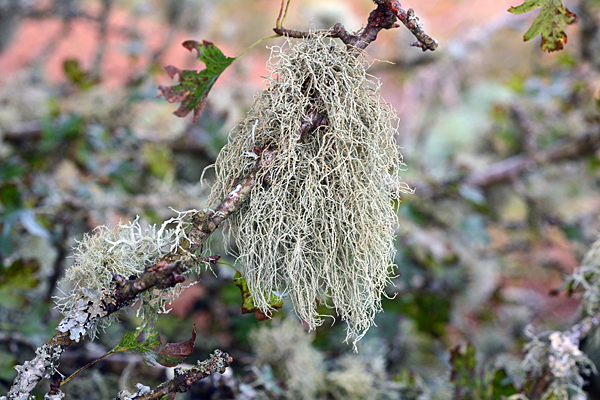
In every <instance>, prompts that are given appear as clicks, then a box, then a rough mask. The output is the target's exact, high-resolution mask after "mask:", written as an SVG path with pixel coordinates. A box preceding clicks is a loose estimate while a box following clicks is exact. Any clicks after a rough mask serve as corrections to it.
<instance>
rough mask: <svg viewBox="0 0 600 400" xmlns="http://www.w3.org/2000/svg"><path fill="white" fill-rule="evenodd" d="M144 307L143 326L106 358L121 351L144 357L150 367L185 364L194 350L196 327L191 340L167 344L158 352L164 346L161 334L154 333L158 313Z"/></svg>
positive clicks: (129, 335)
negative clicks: (184, 361)
mask: <svg viewBox="0 0 600 400" xmlns="http://www.w3.org/2000/svg"><path fill="white" fill-rule="evenodd" d="M144 307H145V308H146V312H145V315H146V317H145V319H144V321H143V323H142V325H141V326H140V327H139V328H137V330H136V331H135V332H127V333H126V334H125V336H124V337H123V339H121V341H120V342H119V344H117V345H116V346H115V348H114V349H112V350H111V351H109V352H108V353H107V355H106V356H109V355H111V354H114V353H118V352H121V351H131V352H133V353H136V354H139V355H140V356H142V359H143V360H144V362H145V363H146V364H147V365H149V366H154V365H156V364H160V365H163V366H165V367H174V366H176V365H178V364H180V363H181V362H183V360H185V358H186V357H187V356H189V355H190V354H192V351H193V350H194V342H195V340H196V326H194V329H193V331H192V337H191V338H190V339H189V340H187V341H185V342H181V343H167V344H166V345H165V347H163V349H162V350H160V351H158V352H157V351H156V350H157V349H158V347H160V345H161V344H162V339H161V338H160V333H159V332H154V327H155V326H156V320H157V319H158V312H157V311H156V309H154V308H152V307H150V306H147V305H146V306H144Z"/></svg>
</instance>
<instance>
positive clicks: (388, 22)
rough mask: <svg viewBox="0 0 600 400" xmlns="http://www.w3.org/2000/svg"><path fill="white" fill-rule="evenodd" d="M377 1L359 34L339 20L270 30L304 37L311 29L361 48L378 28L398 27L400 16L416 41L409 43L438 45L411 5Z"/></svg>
mask: <svg viewBox="0 0 600 400" xmlns="http://www.w3.org/2000/svg"><path fill="white" fill-rule="evenodd" d="M376 3H377V8H376V9H375V10H373V11H372V12H371V14H370V15H369V20H368V23H367V26H366V27H365V28H364V29H363V30H362V32H361V33H360V35H353V34H351V33H349V32H348V31H347V30H346V28H344V26H343V25H342V24H341V23H337V24H335V25H334V27H333V28H331V29H329V30H316V31H302V30H295V29H287V28H283V27H280V26H277V27H275V28H274V29H273V31H275V33H277V34H278V35H284V36H289V37H293V38H305V37H307V36H308V35H310V34H311V33H318V34H322V35H326V36H329V37H334V38H339V39H341V40H342V42H344V44H345V45H346V46H348V47H355V48H357V49H361V50H364V49H365V48H366V47H367V46H368V45H369V44H370V43H371V42H373V41H374V40H375V39H376V38H377V34H378V33H379V31H381V30H382V29H392V28H397V27H398V24H396V20H397V19H400V21H401V22H402V23H403V24H404V25H405V26H406V27H407V28H408V29H409V30H410V31H411V32H412V34H413V35H415V37H416V38H417V40H418V41H417V42H415V43H411V46H416V47H420V48H421V49H422V50H423V51H426V50H431V51H433V50H435V49H437V46H438V42H437V41H436V40H435V39H433V38H432V37H431V36H429V35H428V34H427V33H425V31H423V24H422V23H421V22H419V19H418V18H417V17H416V16H415V13H414V10H413V9H409V10H408V11H404V10H403V9H402V7H401V6H400V3H399V2H398V1H397V0H386V1H376Z"/></svg>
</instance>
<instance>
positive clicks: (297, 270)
mask: <svg viewBox="0 0 600 400" xmlns="http://www.w3.org/2000/svg"><path fill="white" fill-rule="evenodd" d="M288 46H289V49H287V50H284V48H282V47H274V48H273V49H272V53H271V58H270V70H271V72H270V74H269V76H268V78H267V79H268V81H269V86H268V88H267V89H266V90H264V91H263V92H262V93H261V94H260V96H258V98H257V99H256V101H255V103H254V105H253V107H252V109H251V110H250V111H249V113H248V115H247V117H246V119H245V120H244V121H243V122H242V123H241V125H240V126H239V127H238V128H237V130H235V131H234V133H233V134H232V138H231V140H230V142H229V143H228V144H227V145H226V146H225V147H224V148H223V149H222V150H221V153H220V154H219V157H218V159H217V162H216V165H215V169H216V175H217V180H216V183H215V184H214V186H213V188H212V192H211V196H210V199H209V202H210V203H209V204H216V203H218V202H220V201H221V200H222V199H223V198H225V197H226V196H227V194H228V193H229V191H230V190H231V189H232V186H233V184H234V182H235V181H236V179H240V178H242V177H244V176H245V175H246V174H247V173H248V172H249V171H251V170H252V168H253V167H254V165H255V162H256V161H255V158H256V154H254V153H253V148H254V147H255V146H258V147H260V148H267V147H269V148H271V149H276V151H277V153H278V154H277V157H276V158H275V159H274V160H273V162H272V163H271V165H270V166H269V167H268V168H266V169H264V170H262V171H259V173H258V174H257V179H258V181H259V182H260V183H259V184H257V185H256V186H255V187H254V188H253V189H252V192H251V194H250V200H249V201H247V202H246V203H245V204H244V205H243V206H242V207H241V208H240V209H239V210H237V211H236V212H235V213H234V214H233V215H232V216H231V217H230V218H229V220H228V221H227V224H226V228H227V232H229V233H230V234H233V236H234V237H235V242H236V244H237V248H238V249H239V254H238V262H239V263H240V265H241V272H242V274H243V275H244V276H245V278H246V281H247V282H248V286H249V289H250V292H251V293H252V296H253V297H254V302H255V304H256V305H257V307H258V308H260V309H261V311H263V312H264V313H266V314H267V315H269V314H270V312H271V310H270V308H269V296H268V294H270V293H272V292H273V291H278V292H282V291H283V292H287V293H289V296H290V298H291V300H292V302H293V305H294V309H295V311H296V313H297V314H298V316H299V317H300V318H301V319H302V320H304V321H306V323H307V324H308V326H309V327H310V328H311V329H314V328H316V327H317V326H318V325H320V324H321V323H322V322H323V315H320V314H319V313H318V312H317V310H316V308H317V306H318V305H319V304H325V305H327V306H329V307H331V308H334V309H335V311H336V312H337V314H338V316H340V317H341V319H342V320H345V321H347V323H348V328H347V337H346V340H348V339H350V338H352V339H353V340H354V343H356V341H358V340H359V339H360V338H361V337H362V336H363V335H364V334H365V332H366V331H367V330H368V329H369V327H371V326H372V325H373V324H374V318H375V315H376V313H378V312H380V311H381V296H382V294H383V293H384V289H385V287H386V285H387V284H388V283H389V282H390V278H389V277H390V275H391V274H393V270H394V264H393V257H394V253H395V249H394V245H393V238H394V225H395V224H396V222H397V217H396V214H395V211H394V206H393V200H395V199H399V197H400V194H401V193H406V192H411V189H410V188H409V187H408V186H407V185H406V184H405V183H402V182H401V181H400V180H399V176H398V173H399V171H400V170H402V168H403V167H404V164H403V163H402V156H401V155H400V153H399V152H398V147H397V145H396V142H395V139H394V135H395V134H396V129H395V124H396V123H397V117H396V113H395V111H394V110H393V109H392V108H391V106H390V105H389V104H386V103H384V102H383V101H382V100H381V98H380V96H379V92H378V87H379V82H378V81H377V80H376V79H375V78H373V77H371V76H369V75H368V74H367V73H366V65H365V59H364V55H362V54H361V55H359V56H358V57H354V56H353V55H351V54H349V53H348V52H347V51H346V49H345V48H342V47H339V46H337V45H336V44H335V43H334V42H333V41H330V40H328V39H326V38H324V37H322V36H318V35H312V36H311V37H309V38H307V39H305V40H300V41H299V42H297V44H295V45H293V44H291V43H290V42H288ZM315 112H318V113H321V114H322V115H324V116H325V118H326V125H324V126H321V127H319V128H318V129H316V130H315V131H313V132H310V133H308V134H306V133H305V134H300V133H299V130H300V127H301V125H302V123H303V122H305V121H306V119H307V117H308V116H309V115H311V114H312V115H314V113H315Z"/></svg>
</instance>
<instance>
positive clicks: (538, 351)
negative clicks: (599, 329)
mask: <svg viewBox="0 0 600 400" xmlns="http://www.w3.org/2000/svg"><path fill="white" fill-rule="evenodd" d="M573 332H576V331H567V332H559V331H557V332H550V333H548V332H546V333H541V334H535V333H534V332H533V329H532V327H531V326H528V327H527V329H526V330H525V334H526V335H527V336H528V337H529V338H530V342H529V343H527V344H526V345H525V347H524V350H525V351H526V355H525V359H524V360H523V368H524V369H525V371H526V372H527V373H528V375H529V377H530V378H537V377H540V376H542V375H543V374H544V372H545V371H548V372H549V373H550V376H551V377H552V381H551V383H550V385H549V386H548V387H547V388H546V390H545V391H544V393H543V394H542V396H541V399H544V400H546V399H565V400H568V399H576V398H577V395H583V396H585V392H584V391H583V386H584V384H585V379H584V376H589V375H590V374H593V373H596V367H595V365H594V363H593V362H592V361H591V360H590V359H589V358H588V357H587V355H586V354H585V353H583V352H582V351H581V350H580V349H579V339H577V338H576V337H575V336H574V335H573Z"/></svg>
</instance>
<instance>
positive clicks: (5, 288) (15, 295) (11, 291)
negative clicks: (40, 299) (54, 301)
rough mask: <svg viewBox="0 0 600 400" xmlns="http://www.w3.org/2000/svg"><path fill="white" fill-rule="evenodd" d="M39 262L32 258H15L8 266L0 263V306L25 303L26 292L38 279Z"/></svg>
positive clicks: (13, 306)
mask: <svg viewBox="0 0 600 400" xmlns="http://www.w3.org/2000/svg"><path fill="white" fill-rule="evenodd" d="M39 269H40V263H39V261H37V260H33V259H28V260H26V259H17V260H15V261H13V262H12V264H10V265H9V266H3V265H1V264H0V307H7V308H18V307H24V306H25V305H26V304H27V301H28V300H27V294H28V293H30V292H31V290H32V289H34V288H36V287H37V286H38V285H39V283H40V281H39V279H38V278H37V276H36V275H37V272H38V271H39Z"/></svg>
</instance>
